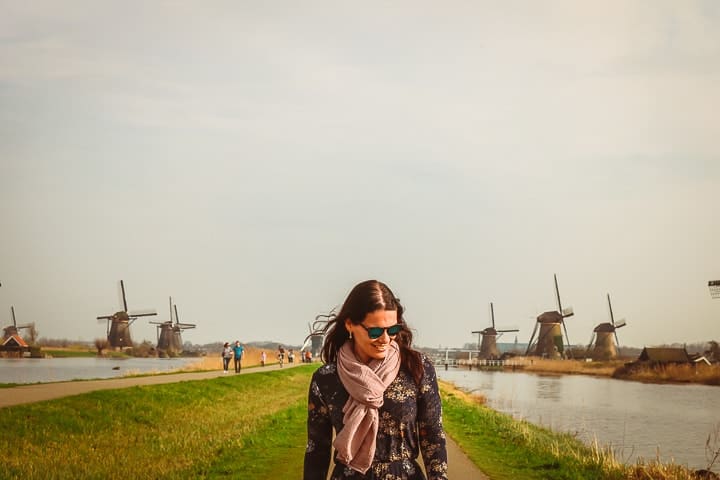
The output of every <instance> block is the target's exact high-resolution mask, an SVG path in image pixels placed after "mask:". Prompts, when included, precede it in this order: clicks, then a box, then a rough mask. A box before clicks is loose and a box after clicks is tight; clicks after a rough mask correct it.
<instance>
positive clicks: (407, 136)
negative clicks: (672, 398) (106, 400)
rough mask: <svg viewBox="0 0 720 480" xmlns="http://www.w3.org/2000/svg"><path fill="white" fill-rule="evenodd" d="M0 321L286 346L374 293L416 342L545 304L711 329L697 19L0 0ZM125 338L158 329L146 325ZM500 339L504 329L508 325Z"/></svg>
mask: <svg viewBox="0 0 720 480" xmlns="http://www.w3.org/2000/svg"><path fill="white" fill-rule="evenodd" d="M0 11H2V12H3V13H2V15H0V220H1V221H2V227H1V228H2V230H1V234H0V282H2V287H0V326H4V325H7V324H8V323H10V321H11V317H10V306H11V305H14V307H15V310H16V314H17V317H18V322H19V323H25V322H30V321H34V322H35V323H36V325H37V329H38V330H39V333H40V336H41V337H51V338H70V339H84V340H93V339H95V338H100V337H103V336H104V334H105V324H104V323H102V322H98V321H97V320H96V319H95V317H96V316H98V315H104V314H111V313H113V312H115V311H117V310H119V309H120V308H121V302H120V298H119V280H120V279H123V280H124V281H125V286H126V289H127V295H128V303H129V307H130V310H137V309H145V308H154V309H157V311H158V313H159V316H158V317H157V319H159V320H164V319H167V316H168V314H167V303H168V296H170V295H172V297H173V299H174V300H175V302H176V303H177V305H178V310H179V312H180V319H181V321H183V322H188V323H195V324H197V328H196V329H194V330H189V331H186V332H185V334H184V335H183V337H184V339H185V340H189V341H191V342H193V343H208V342H213V341H224V340H233V339H240V340H241V341H263V340H273V341H279V342H283V343H289V344H299V343H301V342H302V340H303V338H304V337H305V335H306V334H307V332H308V322H311V321H312V320H313V319H314V318H315V316H316V315H317V314H319V313H323V312H327V311H328V310H330V309H331V308H333V307H334V306H336V305H339V304H340V303H341V302H342V301H343V300H344V298H345V296H346V295H347V293H348V292H349V290H350V289H351V288H352V286H353V285H355V284H356V283H358V282H360V281H362V280H366V279H369V278H377V279H379V280H382V281H384V282H386V283H387V284H388V285H389V286H390V287H391V288H392V289H393V290H394V291H395V293H396V294H397V295H398V296H399V297H400V299H401V301H402V302H403V303H404V304H405V306H406V308H407V314H406V320H407V321H408V323H409V324H410V326H411V327H412V328H413V329H415V334H416V343H417V344H418V345H421V346H439V345H441V346H458V347H459V346H462V345H463V344H464V343H466V342H472V341H476V336H474V335H472V334H471V333H470V332H471V331H472V330H480V329H482V328H484V327H486V326H489V324H490V315H489V303H490V302H493V303H494V306H495V317H496V324H497V326H498V328H502V327H516V328H519V329H520V332H519V333H518V341H519V342H526V341H528V340H529V338H530V335H531V333H532V330H533V327H534V325H535V317H536V316H537V315H538V314H539V313H541V312H543V311H546V310H554V309H556V302H555V293H554V284H553V274H554V273H557V275H558V281H559V285H560V293H561V295H562V299H563V306H572V307H573V309H574V311H575V316H574V317H572V318H570V319H569V320H568V322H567V329H568V333H569V337H570V341H571V342H572V343H587V342H588V341H589V340H590V336H591V333H592V329H593V328H594V327H595V326H596V325H597V324H598V323H601V322H605V321H608V320H609V314H608V310H607V300H606V295H607V294H608V293H609V294H610V295H611V298H612V303H613V310H614V313H615V317H616V319H621V318H624V319H626V320H627V323H628V326H627V327H625V328H623V329H621V330H619V331H618V334H619V337H620V341H621V343H622V344H625V345H632V346H640V347H641V346H644V345H655V344H660V343H671V342H699V341H707V340H710V339H715V340H720V300H713V299H711V297H710V294H709V292H708V288H707V282H708V280H713V279H720V215H718V209H719V204H720V196H719V193H718V192H720V140H719V139H720V121H718V112H719V111H720V3H719V2H717V1H715V0H708V1H682V2H679V1H674V0H671V1H662V0H648V1H630V2H629V1H625V0H622V1H609V2H608V1H603V2H577V1H575V0H568V1H531V0H527V1H507V0H502V1H443V2H423V1H417V0H413V1H394V2H374V1H370V2H344V1H316V2H286V1H278V2H252V3H251V2H239V1H212V2H189V1H188V2H186V1H164V2H163V1H155V2H145V1H122V2H120V1H117V2H110V1H102V2H98V1H96V0H88V1H69V2H53V1H33V2H25V1H20V0H18V1H8V0H0ZM133 337H134V339H135V340H136V341H137V340H142V339H148V340H151V341H155V327H154V326H153V325H150V324H149V323H148V319H142V318H141V319H139V320H137V321H136V322H135V324H134V325H133ZM504 340H505V341H513V340H514V335H512V336H506V337H505V338H504Z"/></svg>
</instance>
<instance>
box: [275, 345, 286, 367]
mask: <svg viewBox="0 0 720 480" xmlns="http://www.w3.org/2000/svg"><path fill="white" fill-rule="evenodd" d="M277 357H278V361H279V362H280V368H282V366H283V362H284V361H285V347H283V346H282V345H278V354H277Z"/></svg>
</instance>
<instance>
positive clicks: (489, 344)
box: [472, 302, 520, 360]
mask: <svg viewBox="0 0 720 480" xmlns="http://www.w3.org/2000/svg"><path fill="white" fill-rule="evenodd" d="M490 319H491V321H492V327H487V328H485V329H483V330H476V331H473V332H472V333H477V334H478V349H479V350H480V354H479V355H478V358H484V359H489V360H495V359H498V358H500V351H499V350H498V348H497V339H498V338H499V337H501V336H502V334H503V333H505V332H519V331H520V330H518V329H517V328H515V329H506V330H497V329H496V328H495V309H494V308H493V304H492V302H490ZM498 333H499V334H500V335H498ZM481 337H482V340H481V339H480V338H481Z"/></svg>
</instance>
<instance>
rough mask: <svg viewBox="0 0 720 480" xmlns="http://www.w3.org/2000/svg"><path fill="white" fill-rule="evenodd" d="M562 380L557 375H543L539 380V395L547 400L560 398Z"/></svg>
mask: <svg viewBox="0 0 720 480" xmlns="http://www.w3.org/2000/svg"><path fill="white" fill-rule="evenodd" d="M561 390H562V382H559V381H558V380H557V378H556V377H541V378H540V379H539V380H538V382H537V396H538V398H544V399H547V400H559V399H560V392H561Z"/></svg>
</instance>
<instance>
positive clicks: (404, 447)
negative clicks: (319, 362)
mask: <svg viewBox="0 0 720 480" xmlns="http://www.w3.org/2000/svg"><path fill="white" fill-rule="evenodd" d="M423 366H424V368H425V374H424V376H423V378H422V381H421V382H420V385H417V384H415V381H414V380H413V378H412V375H411V374H410V373H409V372H407V371H406V370H405V369H404V368H402V367H401V368H400V371H399V372H398V375H397V377H395V380H393V382H392V383H391V384H390V385H389V386H388V388H387V390H385V395H384V403H383V406H382V407H380V410H379V412H378V413H379V417H380V424H379V427H378V434H377V440H376V448H375V457H374V459H373V463H372V465H371V466H370V469H369V470H368V471H367V472H366V473H365V474H364V475H363V474H361V473H360V472H357V471H355V470H352V469H351V468H348V467H346V466H345V465H343V464H342V463H340V462H339V461H337V460H336V459H334V461H335V468H334V469H333V472H332V477H331V479H332V480H340V479H345V478H348V479H353V480H380V479H382V480H401V479H408V480H425V475H423V472H422V471H421V469H420V465H419V464H418V462H417V458H418V456H419V454H420V453H422V458H423V462H424V464H425V468H426V471H427V474H428V478H429V479H431V480H447V451H446V449H445V432H444V431H443V427H442V408H441V404H440V394H439V392H438V385H437V377H436V375H435V367H434V366H433V365H432V363H431V362H430V361H429V360H428V359H427V357H425V356H424V355H423ZM348 397H349V395H348V393H347V391H346V390H345V387H344V386H343V384H342V382H341V381H340V378H339V377H338V374H337V366H336V364H334V363H333V364H327V365H323V366H322V367H320V368H319V369H318V370H317V371H316V372H315V373H314V374H313V377H312V382H311V383H310V393H309V396H308V423H307V428H308V442H307V447H306V450H305V469H304V476H303V478H304V480H325V479H326V478H327V471H328V468H329V465H330V452H331V447H332V440H333V434H332V431H333V428H334V429H335V431H336V432H339V431H340V430H342V428H343V411H342V409H343V406H344V405H345V402H347V399H348Z"/></svg>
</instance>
